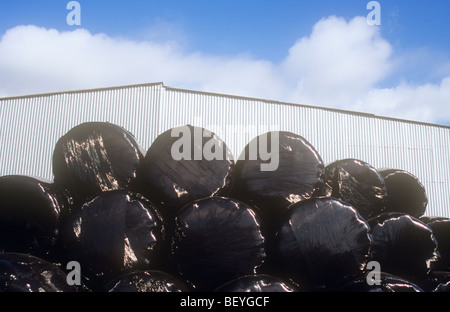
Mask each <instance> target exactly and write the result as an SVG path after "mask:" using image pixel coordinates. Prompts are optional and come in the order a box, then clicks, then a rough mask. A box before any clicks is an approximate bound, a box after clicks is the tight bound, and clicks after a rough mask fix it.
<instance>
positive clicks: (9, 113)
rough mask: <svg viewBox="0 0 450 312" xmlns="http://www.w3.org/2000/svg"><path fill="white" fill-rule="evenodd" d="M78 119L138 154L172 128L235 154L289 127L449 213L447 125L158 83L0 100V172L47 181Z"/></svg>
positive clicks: (432, 211) (328, 155)
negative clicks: (406, 175) (402, 179)
mask: <svg viewBox="0 0 450 312" xmlns="http://www.w3.org/2000/svg"><path fill="white" fill-rule="evenodd" d="M86 121H109V122H111V123H114V124H117V125H120V126H122V127H124V128H125V129H127V130H129V131H130V132H131V133H133V134H134V135H135V137H136V139H137V141H138V142H139V143H140V144H141V146H142V147H143V149H144V151H146V150H147V149H148V148H149V147H150V145H151V143H152V142H153V140H154V139H155V138H156V137H157V136H158V135H159V134H160V133H162V132H164V131H166V130H167V129H170V128H172V127H174V126H178V125H184V124H188V123H190V124H192V125H196V126H201V127H205V128H207V129H209V130H211V131H214V132H216V133H217V134H218V135H219V136H220V137H221V138H222V139H223V140H224V141H225V143H226V144H227V145H228V147H229V148H230V149H231V151H232V152H233V154H234V156H235V158H236V159H237V158H238V157H239V155H240V152H241V151H242V150H243V148H244V147H245V145H246V144H247V143H248V142H249V141H250V140H251V139H253V138H254V137H255V136H256V135H258V134H261V133H264V132H267V131H270V130H281V131H290V132H294V133H297V134H299V135H302V136H303V137H305V138H306V139H307V140H308V141H309V142H310V143H311V144H312V145H313V146H315V147H316V149H317V151H318V152H319V154H320V155H321V156H322V158H323V160H324V162H325V163H329V162H331V161H334V160H337V159H342V158H347V157H352V158H358V159H361V160H364V161H366V162H368V163H370V164H372V165H373V166H374V167H376V168H382V167H392V168H400V169H404V170H408V171H410V172H411V173H413V174H414V175H416V176H417V177H418V178H419V179H420V181H421V182H422V183H423V184H424V186H425V188H426V189H427V194H428V198H429V205H428V208H427V212H426V214H427V215H439V216H446V217H450V209H448V207H450V184H449V181H450V165H449V163H448V161H449V159H450V128H449V127H444V126H438V125H431V124H422V123H414V122H408V121H402V120H396V119H389V118H380V117H376V116H373V115H369V114H360V113H356V112H346V111H339V110H331V109H324V108H319V107H311V106H304V105H294V104H288V103H279V102H274V101H265V100H260V99H251V98H243V97H235V96H229V95H220V94H212V93H205V92H196V91H189V90H181V89H176V88H171V87H165V86H164V85H163V84H162V83H153V84H144V85H133V86H124V87H116V88H105V89H96V90H81V91H71V92H62V93H54V94H43V95H36V96H27V97H17V98H5V99H0V175H8V174H24V175H34V176H39V177H43V178H47V179H50V180H51V179H52V178H53V175H52V167H51V162H52V154H53V148H54V145H55V144H56V141H57V140H58V138H59V137H60V136H62V135H64V134H65V133H66V132H67V131H68V130H69V129H71V128H72V127H74V126H76V125H78V124H80V123H82V122H86Z"/></svg>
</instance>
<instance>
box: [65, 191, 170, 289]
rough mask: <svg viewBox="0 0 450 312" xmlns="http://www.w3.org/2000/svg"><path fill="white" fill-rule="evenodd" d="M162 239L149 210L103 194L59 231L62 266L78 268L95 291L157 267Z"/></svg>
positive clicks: (121, 195)
mask: <svg viewBox="0 0 450 312" xmlns="http://www.w3.org/2000/svg"><path fill="white" fill-rule="evenodd" d="M164 238H165V233H164V226H163V223H162V220H161V217H160V216H159V213H158V212H157V210H156V209H155V208H154V206H153V205H152V204H151V203H150V202H149V201H148V200H147V199H145V198H143V197H142V196H140V195H137V194H133V193H130V192H126V191H110V192H103V193H102V194H100V195H99V196H97V197H95V198H94V199H92V200H90V201H88V202H86V203H85V204H84V205H82V206H81V207H80V209H77V210H76V211H75V212H74V213H73V214H72V215H71V216H70V217H69V218H68V219H67V220H66V222H65V225H64V228H63V229H62V243H63V245H64V247H65V249H66V250H65V257H66V258H67V261H73V260H75V261H78V262H79V263H80V264H81V267H82V268H83V270H82V272H83V275H84V276H86V277H87V278H88V279H89V280H90V282H89V283H90V285H88V287H90V288H93V289H94V290H95V289H98V288H97V287H99V286H102V285H104V284H105V283H106V282H107V281H109V280H110V279H113V278H115V277H116V276H118V275H121V274H123V273H125V272H129V271H132V270H140V269H149V268H152V267H153V266H156V265H157V264H159V262H160V261H161V251H162V246H163V242H164Z"/></svg>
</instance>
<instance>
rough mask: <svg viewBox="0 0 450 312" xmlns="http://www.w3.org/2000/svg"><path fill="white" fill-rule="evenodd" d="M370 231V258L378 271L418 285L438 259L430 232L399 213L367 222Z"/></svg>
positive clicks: (425, 226) (380, 216) (421, 224)
mask: <svg viewBox="0 0 450 312" xmlns="http://www.w3.org/2000/svg"><path fill="white" fill-rule="evenodd" d="M368 222H369V225H370V227H371V229H372V237H373V249H372V259H373V260H374V261H378V262H379V264H380V266H381V270H382V271H384V272H388V273H391V274H394V275H397V276H400V277H403V278H406V279H408V280H410V281H412V282H414V283H416V284H418V285H419V286H422V283H423V282H424V281H425V280H426V279H427V278H428V277H427V275H428V273H429V272H430V271H431V270H432V269H434V267H435V265H436V262H437V261H438V259H439V252H438V248H437V247H438V242H437V240H436V238H435V237H434V235H433V231H432V230H431V228H430V227H428V226H427V225H426V224H425V223H423V222H421V221H419V220H418V219H416V218H414V217H412V216H410V215H407V214H401V213H392V212H391V213H383V214H381V215H379V216H377V217H376V218H372V219H370V220H368Z"/></svg>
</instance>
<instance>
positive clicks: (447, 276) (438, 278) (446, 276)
mask: <svg viewBox="0 0 450 312" xmlns="http://www.w3.org/2000/svg"><path fill="white" fill-rule="evenodd" d="M430 280H431V281H432V282H433V286H432V287H430V291H431V292H450V271H433V272H431V273H430Z"/></svg>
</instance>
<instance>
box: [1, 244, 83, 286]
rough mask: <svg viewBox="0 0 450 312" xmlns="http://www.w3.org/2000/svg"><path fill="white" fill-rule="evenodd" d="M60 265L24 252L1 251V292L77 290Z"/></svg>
mask: <svg viewBox="0 0 450 312" xmlns="http://www.w3.org/2000/svg"><path fill="white" fill-rule="evenodd" d="M76 291H77V288H76V287H75V286H71V285H69V284H68V283H67V275H66V273H65V272H64V271H62V270H61V269H60V268H59V267H58V266H56V265H54V264H53V263H50V262H48V261H46V260H43V259H40V258H38V257H35V256H31V255H27V254H22V253H0V292H76Z"/></svg>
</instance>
